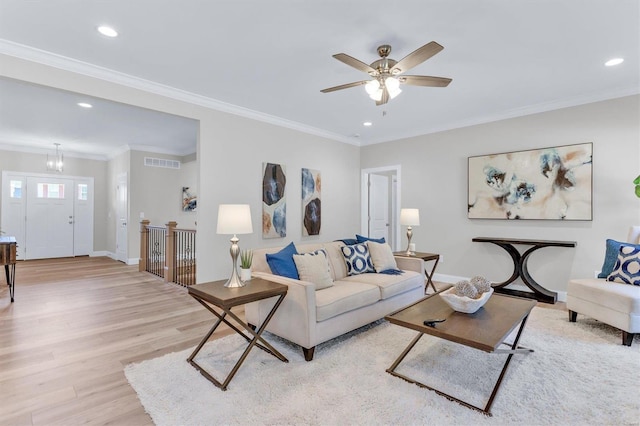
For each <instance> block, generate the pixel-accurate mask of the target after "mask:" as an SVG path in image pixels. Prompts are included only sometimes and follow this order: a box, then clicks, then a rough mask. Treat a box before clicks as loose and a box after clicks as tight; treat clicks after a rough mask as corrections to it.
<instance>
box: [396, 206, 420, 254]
mask: <svg viewBox="0 0 640 426" xmlns="http://www.w3.org/2000/svg"><path fill="white" fill-rule="evenodd" d="M400 225H403V226H406V227H407V240H408V241H407V252H406V255H407V256H412V255H413V254H414V253H413V252H412V251H411V237H412V236H413V232H412V230H411V227H412V226H419V225H420V211H419V210H418V209H401V210H400Z"/></svg>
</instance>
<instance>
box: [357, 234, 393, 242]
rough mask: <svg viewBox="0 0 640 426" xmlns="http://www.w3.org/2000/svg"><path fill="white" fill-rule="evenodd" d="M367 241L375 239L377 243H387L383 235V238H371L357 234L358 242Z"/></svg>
mask: <svg viewBox="0 0 640 426" xmlns="http://www.w3.org/2000/svg"><path fill="white" fill-rule="evenodd" d="M367 241H373V242H375V243H380V244H384V243H386V241H385V240H384V237H382V238H369V237H365V236H362V235H358V234H356V242H357V243H358V244H360V243H364V242H367Z"/></svg>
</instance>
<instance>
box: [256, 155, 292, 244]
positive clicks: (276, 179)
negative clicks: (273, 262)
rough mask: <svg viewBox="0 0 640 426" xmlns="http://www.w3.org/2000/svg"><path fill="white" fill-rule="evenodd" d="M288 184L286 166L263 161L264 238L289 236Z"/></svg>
mask: <svg viewBox="0 0 640 426" xmlns="http://www.w3.org/2000/svg"><path fill="white" fill-rule="evenodd" d="M286 186H287V175H286V171H285V167H284V166H282V165H280V164H273V163H262V238H283V237H286V236H287V197H286V195H285V187H286Z"/></svg>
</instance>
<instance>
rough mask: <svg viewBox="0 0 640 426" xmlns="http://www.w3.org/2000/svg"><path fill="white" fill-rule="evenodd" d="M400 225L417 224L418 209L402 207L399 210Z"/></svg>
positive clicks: (418, 223) (418, 218)
mask: <svg viewBox="0 0 640 426" xmlns="http://www.w3.org/2000/svg"><path fill="white" fill-rule="evenodd" d="M400 225H405V226H419V225H420V211H419V210H418V209H402V210H400Z"/></svg>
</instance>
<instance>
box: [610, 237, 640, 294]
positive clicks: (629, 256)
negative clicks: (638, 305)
mask: <svg viewBox="0 0 640 426" xmlns="http://www.w3.org/2000/svg"><path fill="white" fill-rule="evenodd" d="M607 281H615V282H618V283H623V284H633V285H638V286H640V246H621V247H620V254H618V260H617V261H616V266H615V267H614V269H613V271H612V272H611V273H610V274H609V276H608V277H607Z"/></svg>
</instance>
